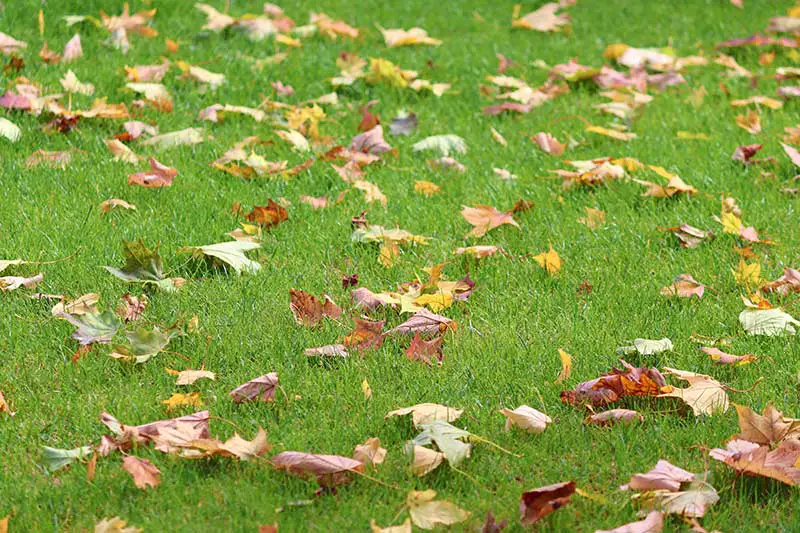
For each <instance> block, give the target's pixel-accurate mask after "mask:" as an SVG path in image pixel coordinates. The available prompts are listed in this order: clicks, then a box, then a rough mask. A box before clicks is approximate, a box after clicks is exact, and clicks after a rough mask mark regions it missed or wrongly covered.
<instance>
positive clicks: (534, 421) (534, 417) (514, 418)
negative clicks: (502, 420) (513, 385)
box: [498, 405, 553, 433]
mask: <svg viewBox="0 0 800 533" xmlns="http://www.w3.org/2000/svg"><path fill="white" fill-rule="evenodd" d="M498 412H499V413H500V414H502V415H503V416H505V417H506V428H505V429H506V431H508V430H509V429H510V428H511V426H519V427H520V428H522V429H524V430H526V431H527V432H528V433H541V432H543V431H544V430H545V429H547V424H552V423H553V419H552V418H550V417H549V416H547V415H546V414H544V413H542V412H541V411H537V410H536V409H534V408H533V407H528V406H527V405H520V406H519V407H517V408H516V409H513V410H512V409H508V408H503V409H500V411H498Z"/></svg>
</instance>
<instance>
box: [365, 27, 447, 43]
mask: <svg viewBox="0 0 800 533" xmlns="http://www.w3.org/2000/svg"><path fill="white" fill-rule="evenodd" d="M378 29H379V30H380V31H381V34H383V40H384V41H385V42H386V46H388V47H389V48H396V47H398V46H408V45H412V44H429V45H433V46H439V45H440V44H442V41H440V40H439V39H434V38H432V37H428V32H427V31H425V30H423V29H422V28H411V29H409V30H403V29H391V30H385V29H383V28H381V27H380V26H378Z"/></svg>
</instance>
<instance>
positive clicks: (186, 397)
mask: <svg viewBox="0 0 800 533" xmlns="http://www.w3.org/2000/svg"><path fill="white" fill-rule="evenodd" d="M161 403H163V404H164V405H166V406H167V412H168V413H169V412H170V411H172V410H173V409H177V408H179V407H197V408H199V407H203V400H202V399H200V393H199V392H189V393H186V394H184V393H179V392H176V393H175V394H173V395H172V396H170V397H169V398H167V399H166V400H164V401H162V402H161Z"/></svg>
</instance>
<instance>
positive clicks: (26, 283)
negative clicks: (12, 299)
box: [0, 274, 44, 292]
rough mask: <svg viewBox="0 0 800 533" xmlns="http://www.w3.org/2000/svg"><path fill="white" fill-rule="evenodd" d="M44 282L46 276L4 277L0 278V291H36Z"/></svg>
mask: <svg viewBox="0 0 800 533" xmlns="http://www.w3.org/2000/svg"><path fill="white" fill-rule="evenodd" d="M42 281H44V275H42V274H36V275H35V276H30V277H27V278H26V277H24V276H3V277H0V291H3V292H10V291H15V290H17V289H19V288H20V287H25V288H26V289H35V288H36V286H37V285H39V284H40V283H41V282H42Z"/></svg>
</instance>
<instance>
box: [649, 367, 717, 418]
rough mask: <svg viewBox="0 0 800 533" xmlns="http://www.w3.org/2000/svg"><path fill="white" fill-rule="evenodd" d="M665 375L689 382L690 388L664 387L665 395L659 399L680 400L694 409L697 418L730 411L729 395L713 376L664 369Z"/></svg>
mask: <svg viewBox="0 0 800 533" xmlns="http://www.w3.org/2000/svg"><path fill="white" fill-rule="evenodd" d="M664 373H665V374H667V375H671V376H676V377H677V378H679V379H682V380H684V381H686V382H688V383H689V386H688V387H687V388H685V389H679V388H676V387H672V386H666V387H663V388H662V391H664V393H663V394H661V395H659V398H665V397H673V398H680V399H681V400H683V402H684V403H686V405H688V406H689V407H691V408H692V411H693V412H694V414H695V416H700V415H709V416H710V415H713V414H714V413H717V412H719V411H721V412H725V411H727V410H728V395H727V394H726V393H725V389H724V388H723V386H722V384H721V383H720V382H719V381H717V380H715V379H714V378H712V377H711V376H707V375H705V374H697V373H695V372H687V371H685V370H676V369H674V368H669V367H665V368H664Z"/></svg>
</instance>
